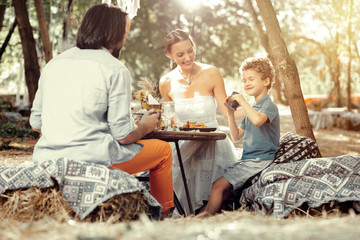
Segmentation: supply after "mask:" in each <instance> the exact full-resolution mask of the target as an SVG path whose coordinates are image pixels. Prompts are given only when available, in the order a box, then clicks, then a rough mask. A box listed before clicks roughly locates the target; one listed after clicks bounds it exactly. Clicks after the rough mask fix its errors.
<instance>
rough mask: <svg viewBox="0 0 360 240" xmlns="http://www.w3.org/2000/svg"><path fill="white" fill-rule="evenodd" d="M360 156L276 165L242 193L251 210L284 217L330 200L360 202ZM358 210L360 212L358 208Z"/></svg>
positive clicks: (243, 199)
mask: <svg viewBox="0 0 360 240" xmlns="http://www.w3.org/2000/svg"><path fill="white" fill-rule="evenodd" d="M359 174H360V156H352V155H344V156H339V157H328V158H310V159H305V160H300V161H297V162H290V163H282V164H276V165H273V166H270V167H268V168H267V169H265V170H264V171H263V172H262V173H261V175H260V178H259V180H258V181H257V182H256V183H255V184H253V185H251V186H250V187H249V188H247V189H245V190H244V191H243V192H242V195H241V198H240V203H241V204H244V205H245V206H246V207H247V209H248V210H254V211H261V212H265V213H266V214H268V215H271V216H274V217H277V218H283V217H286V216H287V215H288V214H289V213H290V212H292V211H293V210H294V209H296V208H298V207H300V206H301V205H302V204H303V203H307V204H308V206H309V207H310V208H316V207H319V206H320V205H322V204H324V203H327V202H330V201H333V200H335V201H338V202H345V201H355V202H356V203H359V201H360V175H359ZM357 210H359V209H357Z"/></svg>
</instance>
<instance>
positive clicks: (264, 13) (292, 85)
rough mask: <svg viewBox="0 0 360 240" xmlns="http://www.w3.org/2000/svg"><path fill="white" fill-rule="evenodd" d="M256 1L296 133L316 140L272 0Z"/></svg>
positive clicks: (295, 69)
mask: <svg viewBox="0 0 360 240" xmlns="http://www.w3.org/2000/svg"><path fill="white" fill-rule="evenodd" d="M256 2H257V5H258V6H259V9H260V15H261V17H262V19H263V21H264V23H265V26H266V29H267V32H268V36H269V43H270V47H271V49H272V52H273V54H274V59H275V64H276V65H277V67H278V69H279V73H280V76H281V79H282V80H283V82H284V87H285V97H286V99H287V101H288V103H289V106H290V110H291V115H292V118H293V121H294V125H295V130H296V133H297V134H299V135H302V136H305V137H309V138H311V139H313V140H314V141H316V139H315V136H314V133H313V131H312V127H311V124H310V120H309V116H308V112H307V108H306V106H305V101H304V96H303V94H302V92H301V86H300V79H299V73H298V70H297V67H296V64H295V61H294V60H293V59H292V58H291V57H290V55H289V53H288V50H287V47H286V44H285V41H284V39H283V37H282V33H281V29H280V25H279V22H278V20H277V18H276V14H275V11H274V8H273V6H272V4H271V2H270V0H256Z"/></svg>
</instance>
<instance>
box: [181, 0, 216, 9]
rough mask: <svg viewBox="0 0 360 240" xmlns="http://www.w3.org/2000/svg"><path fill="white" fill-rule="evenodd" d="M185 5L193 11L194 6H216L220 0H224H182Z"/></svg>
mask: <svg viewBox="0 0 360 240" xmlns="http://www.w3.org/2000/svg"><path fill="white" fill-rule="evenodd" d="M180 1H181V2H182V3H183V4H184V6H186V7H188V8H189V10H190V11H191V10H192V9H194V8H197V7H199V6H200V5H205V6H214V5H217V4H219V3H220V2H223V1H221V0H180Z"/></svg>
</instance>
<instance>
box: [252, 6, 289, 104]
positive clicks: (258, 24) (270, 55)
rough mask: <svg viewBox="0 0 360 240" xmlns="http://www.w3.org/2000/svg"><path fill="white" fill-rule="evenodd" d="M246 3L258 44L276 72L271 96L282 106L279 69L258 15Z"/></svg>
mask: <svg viewBox="0 0 360 240" xmlns="http://www.w3.org/2000/svg"><path fill="white" fill-rule="evenodd" d="M246 3H247V5H248V6H249V11H250V13H251V15H252V17H253V20H254V23H255V27H256V30H257V32H258V34H259V39H260V43H261V45H262V46H263V48H264V49H265V51H266V52H267V55H268V58H269V59H270V61H271V62H272V63H274V67H275V70H276V74H275V83H274V85H273V86H272V89H274V91H273V92H272V93H273V96H274V102H275V103H276V104H283V103H284V102H283V100H282V98H281V83H280V78H279V69H278V68H277V66H276V65H275V62H274V56H273V53H272V52H271V48H270V44H269V37H268V35H267V34H266V33H264V31H263V28H262V24H261V22H260V21H259V18H258V14H257V12H256V11H255V9H254V6H253V5H252V3H251V0H246Z"/></svg>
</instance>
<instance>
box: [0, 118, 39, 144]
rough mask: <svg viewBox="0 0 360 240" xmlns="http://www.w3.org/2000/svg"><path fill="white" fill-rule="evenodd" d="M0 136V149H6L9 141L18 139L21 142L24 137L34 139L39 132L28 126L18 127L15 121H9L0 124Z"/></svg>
mask: <svg viewBox="0 0 360 240" xmlns="http://www.w3.org/2000/svg"><path fill="white" fill-rule="evenodd" d="M0 137H1V138H2V139H1V142H2V145H1V146H0V149H1V148H3V149H8V148H9V144H10V143H11V141H15V140H17V139H19V140H20V142H22V141H23V140H24V138H30V139H36V138H38V137H39V134H38V133H37V132H34V131H33V130H32V129H30V128H25V127H19V126H18V125H16V124H15V123H11V122H9V123H5V124H2V125H1V126H0Z"/></svg>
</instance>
